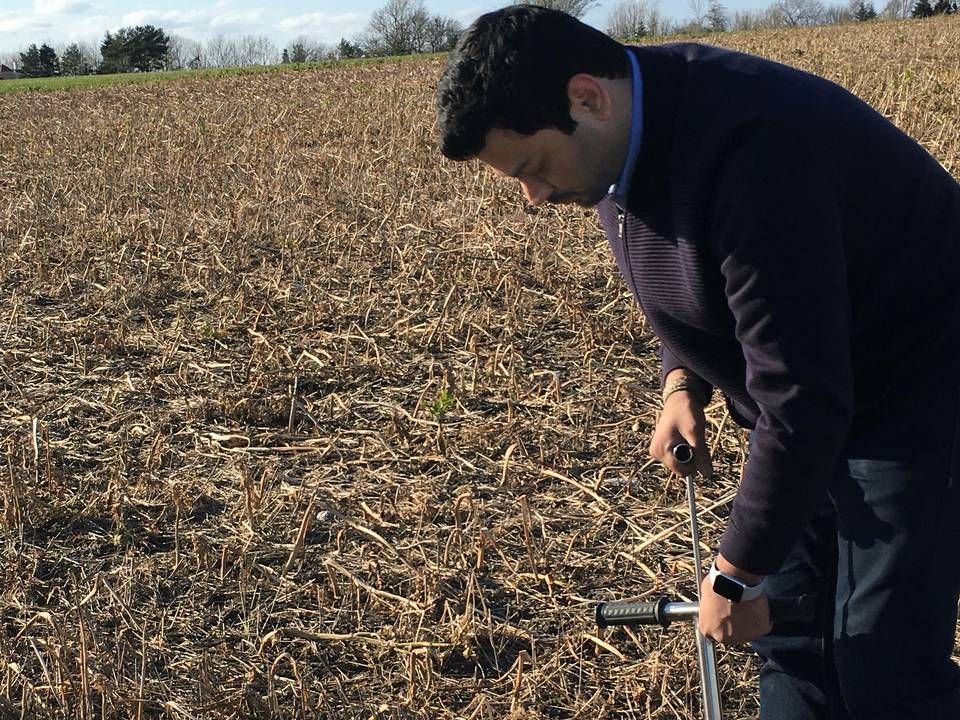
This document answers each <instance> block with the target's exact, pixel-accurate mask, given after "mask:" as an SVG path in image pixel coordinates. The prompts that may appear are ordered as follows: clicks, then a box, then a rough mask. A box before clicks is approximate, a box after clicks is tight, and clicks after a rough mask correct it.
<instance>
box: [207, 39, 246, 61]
mask: <svg viewBox="0 0 960 720" xmlns="http://www.w3.org/2000/svg"><path fill="white" fill-rule="evenodd" d="M204 58H205V59H206V63H205V65H206V66H208V67H218V68H222V67H238V66H239V65H240V54H239V52H238V50H237V46H236V43H235V42H234V41H233V40H232V39H230V38H228V37H226V36H224V35H215V36H213V37H212V38H210V39H209V40H207V46H206V48H205V51H204Z"/></svg>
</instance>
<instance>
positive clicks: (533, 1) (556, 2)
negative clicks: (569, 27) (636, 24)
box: [513, 0, 600, 18]
mask: <svg viewBox="0 0 960 720" xmlns="http://www.w3.org/2000/svg"><path fill="white" fill-rule="evenodd" d="M513 4H514V5H528V4H529V5H539V6H540V7H545V8H550V9H551V10H560V11H561V12H565V13H567V15H573V16H574V17H575V18H579V17H583V16H584V15H586V14H587V11H588V10H590V9H592V8H594V7H596V6H597V5H599V4H600V3H599V2H597V0H530V1H529V2H528V0H514V2H513Z"/></svg>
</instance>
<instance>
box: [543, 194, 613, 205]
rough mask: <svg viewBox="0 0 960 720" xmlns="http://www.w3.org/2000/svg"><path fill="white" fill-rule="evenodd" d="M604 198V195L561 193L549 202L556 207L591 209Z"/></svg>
mask: <svg viewBox="0 0 960 720" xmlns="http://www.w3.org/2000/svg"><path fill="white" fill-rule="evenodd" d="M604 197H606V193H603V194H602V195H597V194H596V193H563V194H558V195H554V196H553V197H551V198H550V202H551V203H554V204H556V205H579V206H580V207H584V208H591V207H593V206H594V205H596V204H597V203H599V202H600V201H601V200H603V198H604Z"/></svg>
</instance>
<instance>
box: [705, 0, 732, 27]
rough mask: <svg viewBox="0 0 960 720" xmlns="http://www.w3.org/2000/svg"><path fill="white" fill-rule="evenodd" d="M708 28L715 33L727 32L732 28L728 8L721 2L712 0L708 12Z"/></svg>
mask: <svg viewBox="0 0 960 720" xmlns="http://www.w3.org/2000/svg"><path fill="white" fill-rule="evenodd" d="M707 26H708V27H709V28H710V30H712V31H713V32H726V31H727V30H728V29H729V28H730V16H729V15H727V8H725V7H724V6H723V5H721V4H720V2H719V0H710V8H709V10H707Z"/></svg>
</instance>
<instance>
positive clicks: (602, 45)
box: [436, 5, 630, 160]
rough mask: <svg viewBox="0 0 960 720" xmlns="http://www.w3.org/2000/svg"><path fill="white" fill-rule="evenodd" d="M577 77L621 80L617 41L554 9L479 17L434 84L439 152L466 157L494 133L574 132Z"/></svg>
mask: <svg viewBox="0 0 960 720" xmlns="http://www.w3.org/2000/svg"><path fill="white" fill-rule="evenodd" d="M578 73H588V74H590V75H593V76H595V77H604V78H622V77H627V76H628V75H629V73H630V61H629V58H628V57H627V55H626V53H625V52H624V48H623V46H622V45H620V43H618V42H616V41H615V40H613V39H612V38H610V37H608V36H607V35H605V34H604V33H602V32H600V31H599V30H595V29H594V28H592V27H590V26H589V25H585V24H584V23H582V22H580V21H579V20H577V19H576V18H574V17H572V16H571V15H568V14H566V13H563V12H559V11H557V10H548V9H546V8H542V7H535V6H532V5H515V6H512V7H506V8H503V9H502V10H497V11H495V12H491V13H487V14H486V15H481V16H480V17H479V18H477V20H476V21H475V22H474V23H473V24H472V25H471V26H470V27H469V28H467V30H466V31H465V32H464V33H463V35H461V37H460V39H459V40H458V42H457V44H456V47H455V48H454V49H453V51H451V53H450V56H449V58H448V59H447V67H446V70H444V72H443V75H442V77H441V78H440V83H439V85H438V87H437V98H436V100H437V115H438V124H439V127H440V150H441V152H442V153H443V154H444V155H446V156H447V157H448V158H450V159H452V160H466V159H468V158H471V157H474V156H475V155H476V154H477V153H479V152H480V151H481V150H483V147H484V144H485V142H486V137H487V133H488V132H489V131H490V130H491V129H493V128H499V129H504V130H513V131H515V132H518V133H522V134H524V135H532V134H534V133H535V132H537V131H539V130H542V129H544V128H556V129H557V130H560V131H561V132H565V133H568V134H569V133H572V132H573V131H574V129H575V128H576V122H574V120H573V119H572V118H571V117H570V102H569V100H568V98H567V83H568V82H569V80H570V78H571V77H573V76H574V75H576V74H578Z"/></svg>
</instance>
